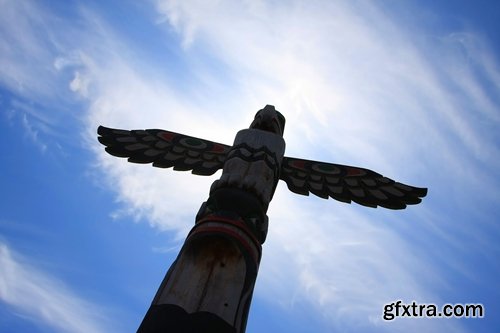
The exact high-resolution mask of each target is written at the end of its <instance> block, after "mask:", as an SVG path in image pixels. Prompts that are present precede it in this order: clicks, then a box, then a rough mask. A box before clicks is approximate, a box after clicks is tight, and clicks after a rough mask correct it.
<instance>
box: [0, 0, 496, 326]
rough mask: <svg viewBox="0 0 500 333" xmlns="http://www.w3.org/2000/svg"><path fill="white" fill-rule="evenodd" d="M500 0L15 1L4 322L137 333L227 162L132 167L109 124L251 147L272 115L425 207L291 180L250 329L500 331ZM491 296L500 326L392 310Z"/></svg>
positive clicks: (3, 95)
mask: <svg viewBox="0 0 500 333" xmlns="http://www.w3.org/2000/svg"><path fill="white" fill-rule="evenodd" d="M499 15H500V5H499V4H498V3H497V2H496V1H474V2H470V1H440V2H439V3H437V2H436V1H384V2H382V1H379V2H374V1H319V0H317V1H316V0H313V1H295V0H290V1H283V2H280V1H260V0H255V1H229V0H220V1H194V0H193V1H181V0H178V1H175V0H173V1H168V0H151V1H143V2H136V1H118V0H116V1H115V0H110V1H31V0H25V1H16V0H3V1H0V110H1V113H0V135H1V140H0V147H1V150H2V152H3V154H2V156H3V158H2V162H3V163H1V166H0V168H1V169H0V171H1V172H0V179H1V180H0V181H1V184H2V186H1V187H0V193H1V198H2V200H1V201H0V205H1V213H0V331H2V332H4V331H5V332H135V330H136V329H137V327H138V325H139V323H140V321H141V320H142V318H143V316H144V314H145V312H146V310H147V308H148V306H149V304H150V302H151V300H152V298H153V296H154V293H155V292H156V290H157V288H158V286H159V283H160V282H161V280H162V278H163V276H164V274H165V272H166V271H167V269H168V267H169V266H170V264H171V263H172V261H173V260H174V258H175V256H176V254H177V253H178V250H179V249H180V246H181V245H182V242H183V239H184V237H185V235H186V233H187V232H188V231H189V229H190V228H191V226H192V225H193V223H194V216H195V214H196V212H197V210H198V208H199V205H200V204H201V203H202V202H203V201H204V200H205V199H206V198H207V196H208V190H209V187H210V184H211V183H212V182H213V181H214V180H215V179H216V178H217V177H218V175H219V173H217V174H216V175H214V176H212V177H200V176H194V175H191V174H189V173H183V172H174V171H172V170H162V169H155V168H152V167H149V166H144V165H132V164H130V163H126V161H125V160H122V159H118V158H113V157H111V156H108V155H107V154H105V153H104V150H103V149H102V147H101V146H100V145H99V144H98V142H97V140H96V136H97V135H96V129H97V126H98V125H100V124H102V125H105V126H109V127H116V128H129V129H141V128H163V129H167V130H171V131H175V132H180V133H184V134H189V135H194V136H197V137H202V138H206V139H209V140H213V141H217V142H221V143H226V144H230V143H232V140H233V138H234V135H235V133H236V132H237V131H238V130H239V129H242V128H246V127H248V125H249V124H250V122H251V120H252V119H253V116H254V114H255V112H256V111H257V110H259V109H260V108H262V107H263V106H264V105H266V104H273V105H275V106H276V108H277V109H278V110H280V111H281V112H282V113H283V114H284V115H285V117H286V118H287V126H286V129H285V139H286V142H287V152H286V155H288V156H293V157H301V158H306V159H316V160H320V161H326V162H333V163H341V164H349V165H356V166H360V167H365V168H369V169H372V170H375V171H377V172H379V173H381V174H384V175H386V176H388V177H390V178H393V179H396V180H398V181H400V182H403V183H408V184H411V185H415V186H421V187H428V188H429V194H428V196H427V197H426V198H425V199H424V201H423V203H422V204H420V205H417V206H411V207H409V208H408V209H406V210H404V211H389V210H383V209H370V208H366V207H362V206H357V205H354V204H353V205H348V204H343V203H340V202H336V201H332V200H329V201H327V200H322V199H320V198H316V197H303V196H298V195H295V194H293V193H291V192H289V191H288V190H287V188H286V185H285V184H284V183H282V184H280V185H279V186H278V188H277V191H276V194H275V196H274V199H273V202H272V204H271V206H270V209H269V211H268V215H269V218H270V231H269V234H268V238H267V240H266V243H265V244H264V248H263V260H262V263H261V267H260V271H259V276H258V280H257V285H256V289H255V293H254V299H253V303H252V308H251V311H250V316H249V323H248V327H247V332H249V333H252V332H306V331H311V332H401V331H405V332H495V330H498V327H500V319H499V317H498V316H497V314H498V313H499V312H500V302H499V301H498V300H499V299H500V285H499V279H498V277H499V276H500V261H499V260H498V258H500V245H499V242H498V240H499V237H500V227H499V215H500V213H499V209H498V204H499V202H500V190H499V188H500V174H499V171H498V170H499V167H500V154H499V149H500V137H499V131H498V128H499V124H500V59H499V58H500V56H499V55H500V44H499V43H498V41H499V40H500V26H499V25H498V22H497V18H498V16H499ZM398 299H401V300H403V301H405V302H408V303H409V302H411V301H412V300H415V301H416V302H420V303H435V304H437V305H443V304H445V303H482V304H484V306H485V312H486V315H485V317H484V318H482V319H465V318H461V319H415V318H400V319H396V320H394V321H390V322H384V321H383V320H382V311H383V305H384V304H385V303H390V302H393V301H395V300H398Z"/></svg>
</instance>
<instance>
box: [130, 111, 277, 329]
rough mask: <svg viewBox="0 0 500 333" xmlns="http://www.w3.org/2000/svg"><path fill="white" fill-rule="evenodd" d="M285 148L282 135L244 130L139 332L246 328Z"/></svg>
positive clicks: (236, 141)
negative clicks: (268, 214)
mask: <svg viewBox="0 0 500 333" xmlns="http://www.w3.org/2000/svg"><path fill="white" fill-rule="evenodd" d="M262 116H263V117H266V116H267V115H266V114H264V115H262ZM269 116H276V113H275V112H274V110H273V113H270V114H269ZM266 122H268V121H267V120H266ZM251 127H252V126H251ZM283 127H284V121H282V122H281V129H282V128H283ZM279 134H282V132H281V133H279ZM284 151H285V142H284V140H283V138H282V136H281V135H277V134H275V133H270V132H265V131H262V130H259V129H252V128H250V129H247V130H242V131H240V132H238V134H237V136H236V139H235V142H234V145H233V148H232V149H231V151H230V152H229V153H228V155H227V156H228V157H227V160H226V161H225V164H224V169H223V173H222V176H221V178H220V179H219V180H217V181H215V182H214V184H213V185H212V188H211V190H210V197H209V199H208V200H207V202H204V203H203V204H202V206H201V208H200V210H199V212H198V214H197V216H196V223H195V226H194V227H193V228H192V229H191V231H190V233H189V235H188V237H187V238H186V241H185V242H184V246H183V247H182V249H181V251H180V253H179V255H178V257H177V259H176V260H175V262H174V263H173V264H172V266H171V267H170V270H169V271H168V272H167V275H166V276H165V278H164V280H163V282H162V284H161V286H160V288H159V289H158V292H157V293H156V296H155V298H154V300H153V303H152V305H151V307H150V308H149V310H148V312H147V314H146V316H145V318H144V320H143V322H142V324H141V326H140V327H139V330H138V332H140V333H145V332H179V333H180V332H218V333H225V332H228V333H229V332H231V333H243V332H245V327H246V322H247V317H248V311H249V309H250V303H251V300H252V294H253V289H254V285H255V280H256V278H257V272H258V269H259V263H260V259H261V254H262V247H261V244H262V243H264V241H265V238H266V235H267V226H268V218H267V215H266V211H267V207H268V205H269V202H270V200H271V198H272V195H273V193H274V190H275V188H276V184H277V182H278V179H279V170H280V167H281V160H282V158H283V154H284Z"/></svg>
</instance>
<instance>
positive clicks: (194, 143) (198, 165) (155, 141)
mask: <svg viewBox="0 0 500 333" xmlns="http://www.w3.org/2000/svg"><path fill="white" fill-rule="evenodd" d="M97 133H98V134H99V135H100V136H99V137H98V140H99V142H100V143H102V144H103V145H105V146H106V151H107V152H108V153H110V154H111V155H113V156H117V157H127V158H128V161H129V162H133V163H153V166H155V167H159V168H170V167H174V170H180V171H188V170H192V173H194V174H196V175H203V176H209V175H212V174H214V173H215V172H216V171H217V170H219V169H222V167H223V166H224V161H225V160H226V155H227V153H228V152H229V149H230V148H231V147H230V146H226V145H223V144H220V143H216V142H211V141H208V140H203V139H198V138H194V137H191V136H187V135H183V134H179V133H174V132H169V131H163V130H159V129H147V130H132V131H127V130H121V129H113V128H107V127H104V126H99V128H98V129H97Z"/></svg>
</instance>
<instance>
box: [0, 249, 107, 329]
mask: <svg viewBox="0 0 500 333" xmlns="http://www.w3.org/2000/svg"><path fill="white" fill-rule="evenodd" d="M0 267H1V269H0V300H1V301H3V302H5V303H6V304H8V305H10V306H11V307H12V311H14V312H17V313H20V314H21V315H23V316H24V317H26V318H29V319H30V320H32V321H34V322H35V323H37V325H40V326H42V327H51V328H52V329H54V330H55V331H57V332H75V333H76V332H82V333H83V332H85V333H88V332H111V331H115V330H116V329H113V328H112V326H111V325H110V324H111V322H110V320H109V318H107V317H106V313H107V312H108V311H107V310H106V309H105V308H104V307H103V306H101V305H97V304H93V303H91V302H89V301H87V300H85V299H84V298H83V297H81V296H80V295H78V294H77V293H76V292H74V291H72V290H71V289H70V288H68V286H67V285H66V284H64V283H63V282H61V281H60V280H58V279H57V278H54V277H53V276H51V275H50V274H48V273H46V272H43V271H42V270H40V269H38V268H36V267H34V266H33V265H32V264H30V263H29V262H28V260H27V259H26V258H24V257H22V256H21V255H19V254H17V253H15V252H13V251H12V249H11V248H10V247H9V246H7V245H6V244H4V243H0Z"/></svg>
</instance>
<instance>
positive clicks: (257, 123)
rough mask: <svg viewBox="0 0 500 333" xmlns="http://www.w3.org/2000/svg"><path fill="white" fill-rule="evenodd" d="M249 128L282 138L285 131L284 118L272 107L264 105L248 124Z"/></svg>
mask: <svg viewBox="0 0 500 333" xmlns="http://www.w3.org/2000/svg"><path fill="white" fill-rule="evenodd" d="M250 128H255V129H260V130H262V131H266V132H271V133H274V134H277V135H279V136H283V132H284V131H285V117H284V116H283V115H282V114H281V113H280V112H279V111H277V110H276V109H275V108H274V106H272V105H266V106H265V107H264V108H263V109H262V110H259V112H257V113H256V114H255V118H254V120H253V121H252V123H251V124H250Z"/></svg>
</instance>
